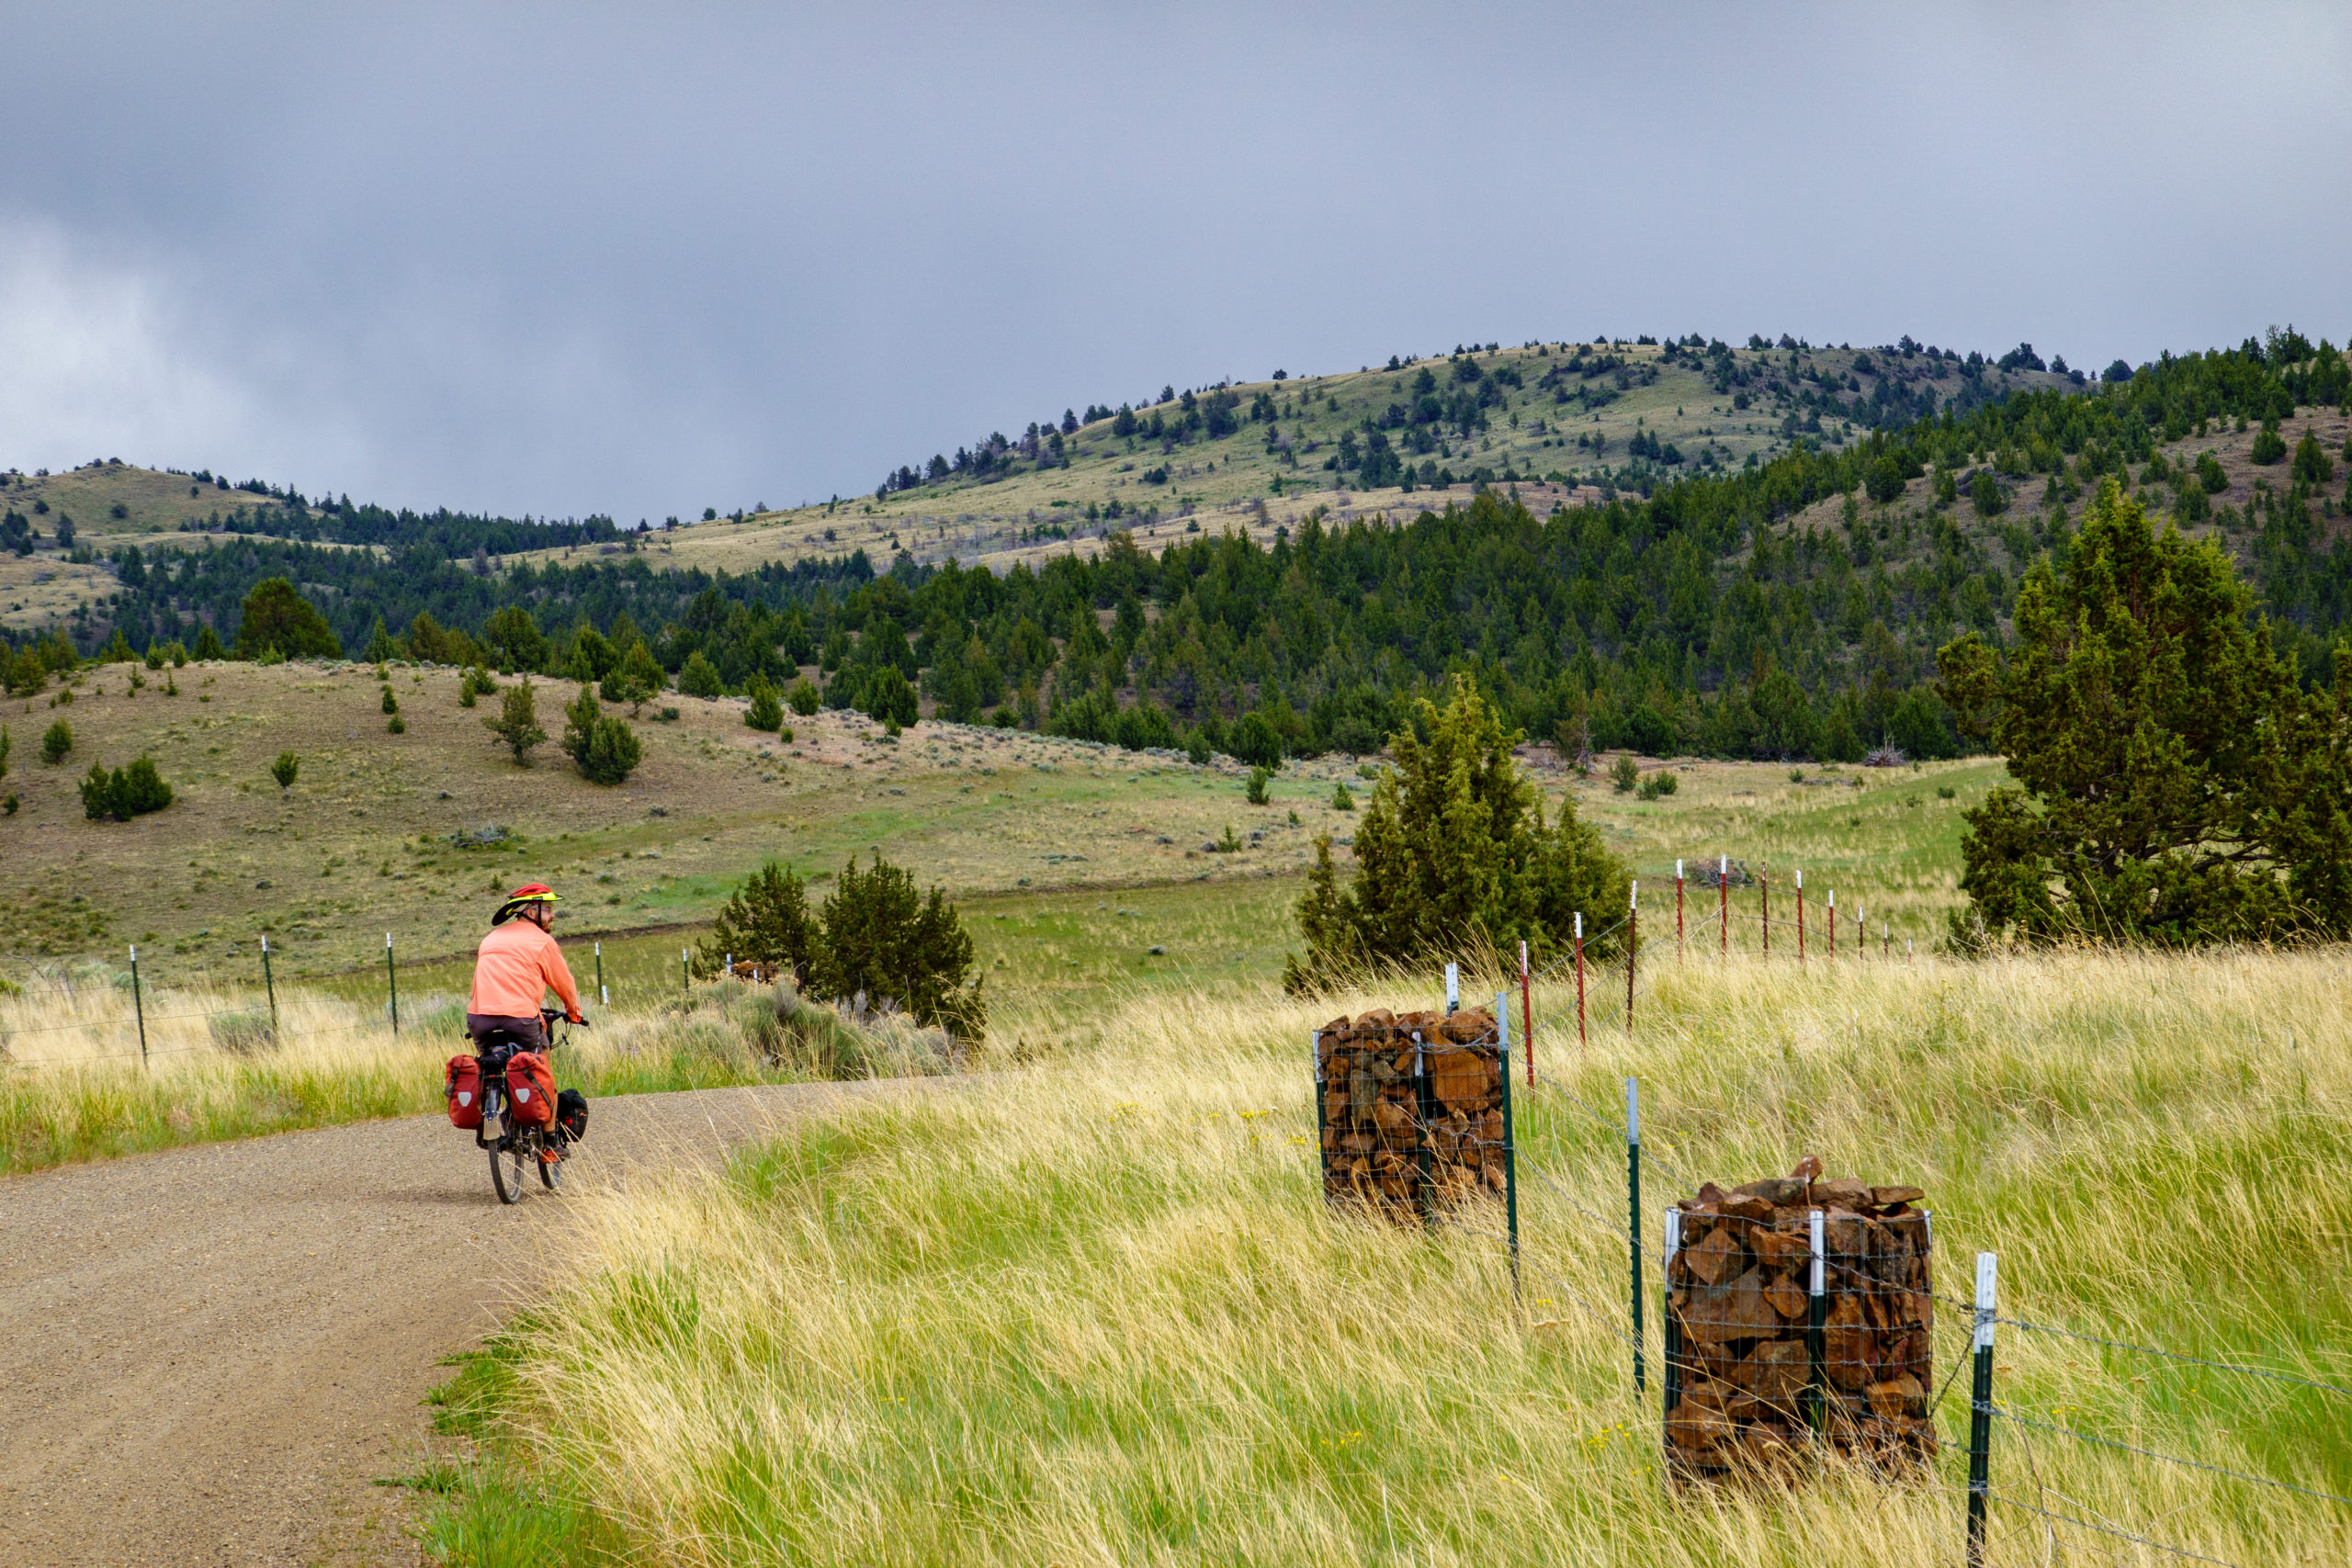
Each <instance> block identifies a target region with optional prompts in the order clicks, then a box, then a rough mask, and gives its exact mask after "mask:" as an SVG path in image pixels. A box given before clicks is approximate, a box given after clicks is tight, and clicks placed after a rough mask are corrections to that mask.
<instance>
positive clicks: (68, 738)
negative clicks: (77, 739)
mask: <svg viewBox="0 0 2352 1568" xmlns="http://www.w3.org/2000/svg"><path fill="white" fill-rule="evenodd" d="M71 750H74V727H73V726H72V725H70V724H68V723H66V722H65V721H64V720H63V719H62V718H61V719H59V720H57V721H56V722H55V723H53V724H51V726H50V727H49V728H47V729H46V730H44V731H42V732H41V738H40V760H41V761H44V762H47V763H48V764H49V765H50V766H51V767H55V766H56V765H57V764H58V763H60V762H62V761H65V754H66V753H67V752H69V751H71Z"/></svg>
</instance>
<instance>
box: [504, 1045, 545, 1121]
mask: <svg viewBox="0 0 2352 1568" xmlns="http://www.w3.org/2000/svg"><path fill="white" fill-rule="evenodd" d="M506 1093H507V1097H508V1098H509V1099H510V1100H513V1101H514V1117H515V1120H516V1121H517V1122H537V1123H538V1124H539V1125H540V1126H542V1127H544V1126H546V1125H547V1124H548V1122H552V1121H554V1120H555V1069H554V1068H553V1067H550V1066H548V1059H547V1058H546V1057H545V1056H542V1055H539V1054H538V1053H537V1051H517V1052H515V1055H512V1056H510V1057H508V1058H507V1060H506Z"/></svg>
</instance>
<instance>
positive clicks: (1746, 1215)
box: [1723, 1193, 1772, 1222]
mask: <svg viewBox="0 0 2352 1568" xmlns="http://www.w3.org/2000/svg"><path fill="white" fill-rule="evenodd" d="M1723 1212H1724V1213H1726V1214H1730V1215H1732V1216H1733V1217H1734V1218H1736V1219H1742V1220H1759V1221H1765V1222H1770V1220H1771V1218H1772V1205H1771V1202H1770V1201H1769V1200H1767V1199H1763V1198H1758V1197H1757V1196H1755V1195H1754V1194H1753V1193H1747V1194H1743V1195H1741V1196H1739V1197H1735V1198H1726V1199H1724V1201H1723Z"/></svg>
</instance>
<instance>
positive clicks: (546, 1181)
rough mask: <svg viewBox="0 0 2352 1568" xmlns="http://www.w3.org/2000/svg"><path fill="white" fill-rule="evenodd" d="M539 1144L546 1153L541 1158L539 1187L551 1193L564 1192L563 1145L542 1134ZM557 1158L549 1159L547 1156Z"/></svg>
mask: <svg viewBox="0 0 2352 1568" xmlns="http://www.w3.org/2000/svg"><path fill="white" fill-rule="evenodd" d="M539 1143H540V1145H541V1146H542V1148H543V1150H544V1151H545V1152H544V1154H542V1155H541V1156H539V1185H540V1186H542V1187H544V1188H546V1189H547V1190H548V1191H550V1192H560V1191H562V1190H563V1145H561V1144H560V1143H558V1142H557V1141H556V1140H555V1139H554V1137H552V1136H551V1135H548V1134H541V1135H540V1138H539ZM550 1154H551V1155H553V1156H556V1157H555V1158H553V1159H548V1158H547V1157H546V1155H550Z"/></svg>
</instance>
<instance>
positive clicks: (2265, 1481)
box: [1969, 1400, 2352, 1508]
mask: <svg viewBox="0 0 2352 1568" xmlns="http://www.w3.org/2000/svg"><path fill="white" fill-rule="evenodd" d="M1969 1404H1970V1407H1971V1408H1972V1409H1975V1410H1980V1411H1983V1412H1984V1413H1985V1414H1986V1415H1988V1416H1996V1417H1998V1418H1999V1419H2001V1420H2003V1421H2007V1422H2011V1423H2013V1424H2015V1425H2017V1426H2019V1427H2033V1428H2035V1429H2036V1430H2039V1431H2043V1432H2054V1433H2057V1434H2059V1435H2061V1436H2063V1437H2068V1438H2074V1439H2075V1441H2077V1442H2084V1443H2094V1444H2098V1445H2099V1446H2101V1447H2104V1448H2110V1449H2120V1450H2122V1451H2123V1452H2125V1453H2128V1454H2137V1455H2139V1456H2140V1457H2141V1458H2142V1459H2152V1460H2157V1461H2161V1462H2163V1463H2165V1464H2177V1465H2179V1466H2181V1467H2182V1468H2183V1469H2186V1470H2201V1471H2205V1472H2208V1473H2210V1474H2213V1475H2225V1476H2227V1477H2229V1478H2230V1479H2231V1480H2233V1481H2244V1482H2248V1483H2252V1484H2254V1485H2256V1486H2268V1487H2273V1488H2275V1489H2277V1490H2278V1491H2280V1492H2294V1493H2300V1494H2301V1495H2303V1496H2305V1497H2317V1498H2319V1499H2320V1500H2321V1501H2323V1502H2328V1503H2341V1504H2343V1505H2344V1506H2346V1507H2347V1508H2352V1497H2344V1496H2339V1495H2336V1494H2335V1493H2333V1492H2321V1491H2317V1490H2315V1489H2313V1488H2312V1487H2309V1486H2297V1485H2295V1484H2294V1483H2292V1482H2287V1481H2273V1480H2271V1479H2270V1478H2269V1477H2268V1476H2267V1475H2249V1474H2247V1473H2246V1472H2245V1471H2242V1470H2226V1469H2223V1468H2222V1466H2220V1465H2218V1464H2207V1463H2206V1462H2205V1461H2202V1460H2194V1459H2182V1458H2181V1457H2179V1456H2178V1455H2177V1454H2168V1453H2160V1452H2158V1451H2157V1450H2154V1449H2143V1448H2140V1447H2137V1446H2136V1445H2134V1444H2131V1443H2126V1442H2121V1441H2119V1440H2118V1439H2116V1438H2102V1437H2100V1436H2099V1435H2098V1433H2096V1432H2082V1431H2077V1430H2075V1428H2074V1427H2060V1426H2055V1425H2053V1424H2052V1423H2050V1422H2048V1421H2037V1420H2035V1419H2034V1418H2033V1417H2032V1416H2019V1415H2018V1414H2017V1413H2016V1412H2015V1411H2012V1410H2004V1409H2002V1408H2001V1406H2000V1405H1999V1404H1977V1403H1976V1402H1975V1401H1973V1400H1971V1401H1970V1402H1969Z"/></svg>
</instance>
